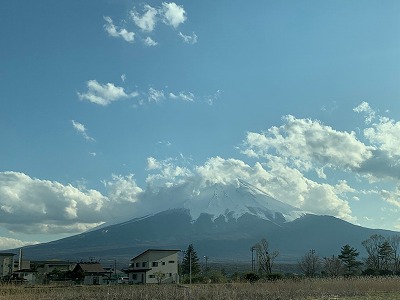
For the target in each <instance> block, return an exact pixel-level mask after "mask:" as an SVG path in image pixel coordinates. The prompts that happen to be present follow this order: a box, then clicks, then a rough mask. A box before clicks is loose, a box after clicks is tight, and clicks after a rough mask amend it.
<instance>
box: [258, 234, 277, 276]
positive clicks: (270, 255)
mask: <svg viewBox="0 0 400 300" xmlns="http://www.w3.org/2000/svg"><path fill="white" fill-rule="evenodd" d="M254 247H255V249H256V253H257V262H258V270H259V273H261V274H262V273H264V274H271V273H272V267H273V265H274V261H275V259H276V258H277V257H278V255H279V252H278V251H273V252H270V250H269V244H268V242H267V240H266V239H262V240H261V241H260V242H258V243H257V244H256V245H255V246H254Z"/></svg>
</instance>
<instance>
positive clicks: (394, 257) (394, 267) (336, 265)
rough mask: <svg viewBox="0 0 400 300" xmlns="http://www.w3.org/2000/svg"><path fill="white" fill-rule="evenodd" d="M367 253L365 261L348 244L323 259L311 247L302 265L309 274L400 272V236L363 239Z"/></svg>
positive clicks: (335, 274)
mask: <svg viewBox="0 0 400 300" xmlns="http://www.w3.org/2000/svg"><path fill="white" fill-rule="evenodd" d="M362 246H363V247H364V248H365V250H366V252H367V255H368V256H367V257H366V258H364V259H363V260H360V258H359V252H358V250H357V249H355V248H353V247H351V246H350V245H344V246H343V247H342V248H341V249H340V253H339V255H337V256H335V255H332V257H324V258H321V257H319V256H318V254H317V253H316V252H315V250H310V251H309V252H308V253H306V254H305V255H304V256H303V257H302V258H301V259H300V260H299V267H300V268H301V270H302V271H303V273H304V274H305V275H306V276H308V277H313V276H316V275H318V274H322V275H326V276H332V277H335V276H342V275H344V276H353V275H360V274H364V275H392V274H396V275H400V253H399V251H400V236H399V235H394V236H389V237H387V238H385V237H383V236H382V235H378V234H374V235H372V236H370V237H369V238H368V239H366V240H364V241H363V242H362Z"/></svg>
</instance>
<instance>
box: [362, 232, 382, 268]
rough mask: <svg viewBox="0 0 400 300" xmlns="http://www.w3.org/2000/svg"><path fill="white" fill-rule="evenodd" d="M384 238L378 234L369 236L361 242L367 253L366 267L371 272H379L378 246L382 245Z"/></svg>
mask: <svg viewBox="0 0 400 300" xmlns="http://www.w3.org/2000/svg"><path fill="white" fill-rule="evenodd" d="M384 241H385V238H384V237H383V236H382V235H380V234H374V235H371V236H370V237H369V238H368V239H366V240H365V241H363V242H362V245H363V246H364V248H365V250H366V251H367V253H368V258H367V261H366V263H367V266H368V268H370V269H373V270H376V271H378V270H380V268H381V262H380V259H379V246H380V245H382V244H383V242H384Z"/></svg>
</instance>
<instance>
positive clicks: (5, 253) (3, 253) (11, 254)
mask: <svg viewBox="0 0 400 300" xmlns="http://www.w3.org/2000/svg"><path fill="white" fill-rule="evenodd" d="M15 255H17V254H15V253H11V252H0V256H15Z"/></svg>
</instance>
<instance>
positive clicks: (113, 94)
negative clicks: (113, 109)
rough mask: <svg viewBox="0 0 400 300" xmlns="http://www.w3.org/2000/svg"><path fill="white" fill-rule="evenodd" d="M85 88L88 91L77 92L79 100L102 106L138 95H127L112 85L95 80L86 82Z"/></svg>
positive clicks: (122, 89)
mask: <svg viewBox="0 0 400 300" xmlns="http://www.w3.org/2000/svg"><path fill="white" fill-rule="evenodd" d="M87 88H88V91H87V92H86V93H79V92H78V96H79V98H80V99H81V100H88V101H90V102H92V103H95V104H99V105H102V106H107V105H109V104H110V103H112V102H114V101H118V100H121V99H126V98H131V97H136V96H137V95H138V93H137V92H133V93H131V94H127V93H126V92H125V91H124V88H122V87H118V86H115V85H114V84H113V83H107V84H101V83H98V82H97V81H96V80H89V81H88V82H87Z"/></svg>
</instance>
